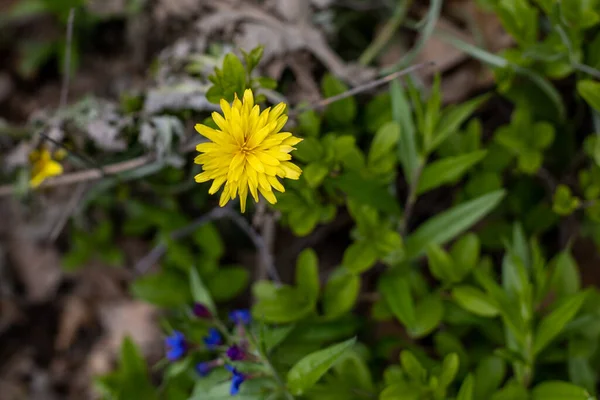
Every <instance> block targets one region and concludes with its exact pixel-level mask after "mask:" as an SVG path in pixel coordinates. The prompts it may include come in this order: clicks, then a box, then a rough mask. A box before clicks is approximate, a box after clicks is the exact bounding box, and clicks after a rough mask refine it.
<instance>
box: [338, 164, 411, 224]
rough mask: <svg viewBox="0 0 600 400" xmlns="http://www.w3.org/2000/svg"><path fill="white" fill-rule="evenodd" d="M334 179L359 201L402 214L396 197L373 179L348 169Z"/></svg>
mask: <svg viewBox="0 0 600 400" xmlns="http://www.w3.org/2000/svg"><path fill="white" fill-rule="evenodd" d="M332 181H333V184H334V185H335V186H336V187H337V188H338V189H340V190H341V191H343V192H344V193H346V195H347V196H348V197H350V198H351V199H353V200H355V201H356V202H358V203H361V204H367V205H370V206H371V207H374V208H376V209H377V210H380V211H383V212H385V213H388V214H393V215H399V214H400V205H399V204H398V201H397V200H396V198H395V197H394V196H392V194H390V192H389V191H388V190H387V189H385V188H384V187H382V186H381V185H379V184H378V183H377V182H374V181H373V180H367V179H365V178H363V177H362V176H360V175H359V174H358V173H356V172H352V171H348V172H345V173H343V174H342V175H340V176H338V177H337V178H334V179H332Z"/></svg>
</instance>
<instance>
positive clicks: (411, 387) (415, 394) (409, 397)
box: [379, 381, 423, 400]
mask: <svg viewBox="0 0 600 400" xmlns="http://www.w3.org/2000/svg"><path fill="white" fill-rule="evenodd" d="M422 392H423V388H422V386H421V385H419V384H417V383H414V382H403V381H400V382H399V383H393V384H391V385H390V386H387V387H386V388H385V389H384V390H383V391H382V392H381V394H380V395H379V400H420V399H421V398H422V397H421V396H422Z"/></svg>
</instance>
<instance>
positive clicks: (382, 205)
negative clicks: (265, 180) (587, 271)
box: [65, 0, 600, 400]
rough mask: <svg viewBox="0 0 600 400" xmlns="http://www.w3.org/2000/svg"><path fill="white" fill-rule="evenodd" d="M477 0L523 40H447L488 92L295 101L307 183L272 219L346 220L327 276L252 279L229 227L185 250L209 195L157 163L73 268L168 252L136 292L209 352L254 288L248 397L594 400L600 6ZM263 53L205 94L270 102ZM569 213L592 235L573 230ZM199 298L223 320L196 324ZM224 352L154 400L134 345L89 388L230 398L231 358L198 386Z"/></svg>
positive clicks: (203, 234)
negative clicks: (592, 283)
mask: <svg viewBox="0 0 600 400" xmlns="http://www.w3.org/2000/svg"><path fill="white" fill-rule="evenodd" d="M433 3H435V4H438V5H439V4H440V3H436V2H433ZM477 3H478V6H480V7H482V8H484V9H486V10H488V11H492V12H494V13H495V14H496V15H497V16H498V17H499V19H500V20H501V22H502V25H503V26H504V28H505V29H506V31H507V32H508V33H509V34H510V35H511V36H512V37H513V38H514V40H515V42H516V46H515V47H513V48H510V49H506V50H504V51H501V52H500V53H498V54H492V53H490V52H488V51H487V50H486V49H484V48H480V47H475V46H473V45H470V44H467V43H464V42H461V41H460V40H458V39H456V38H452V37H449V38H446V40H448V41H449V42H451V43H452V44H453V45H455V46H456V47H458V48H460V49H462V50H464V51H466V52H467V53H469V54H470V55H471V56H473V57H475V58H477V59H479V60H480V61H482V62H483V63H485V64H487V65H488V66H490V67H491V68H492V69H493V71H494V74H495V79H496V81H495V83H496V85H495V87H494V90H493V92H492V91H490V93H486V94H483V95H481V96H478V97H475V98H472V99H469V100H467V101H464V102H462V103H460V104H453V105H445V104H443V101H442V92H441V77H440V76H436V77H435V79H434V82H433V84H432V86H431V88H430V89H429V90H425V89H423V88H422V87H421V85H420V84H419V82H418V81H417V80H416V79H410V78H407V79H406V82H405V83H406V84H405V85H403V84H402V83H400V82H399V81H397V80H395V81H393V82H392V83H391V84H390V85H389V88H387V89H386V90H384V91H383V92H382V93H379V94H377V95H375V96H371V97H370V98H363V97H346V98H344V99H342V100H340V101H337V102H334V103H332V104H330V105H328V106H327V107H326V109H325V110H323V111H322V112H321V111H316V110H311V109H307V108H302V107H300V108H299V110H303V111H301V112H300V113H299V114H298V115H297V118H296V122H297V125H296V127H295V131H296V133H297V134H298V135H299V136H302V137H303V138H304V141H303V142H301V143H300V144H298V146H297V150H296V151H295V152H293V153H292V154H293V156H294V158H295V160H297V161H298V162H299V164H300V165H301V166H302V169H303V174H302V176H301V178H300V179H299V180H298V181H293V182H289V183H286V191H285V193H281V194H279V195H278V202H277V204H275V205H274V207H273V208H274V209H275V210H276V211H277V212H278V213H279V214H280V216H281V218H280V220H279V223H280V225H281V227H283V228H289V230H290V231H291V232H292V233H293V234H294V235H296V236H298V237H304V236H309V235H311V234H313V233H314V232H315V231H316V230H317V229H318V228H319V226H322V225H326V224H329V223H332V222H333V221H334V220H335V219H336V218H337V217H338V216H339V215H340V214H341V213H345V212H347V213H348V214H349V216H350V218H351V219H352V221H353V228H352V229H351V231H350V235H349V239H350V242H349V244H348V246H347V247H346V248H345V249H344V251H343V254H342V256H341V259H340V260H339V263H338V265H335V267H334V268H333V269H331V270H324V266H323V265H322V262H321V260H320V259H319V258H320V257H319V255H318V254H317V253H316V252H315V251H314V250H313V249H310V248H309V249H304V250H303V251H302V252H301V253H300V254H299V255H298V257H297V260H296V264H295V266H287V265H286V266H280V267H281V268H286V269H288V270H290V269H293V268H295V269H294V274H293V275H294V279H292V280H291V282H288V283H286V284H280V283H279V282H274V281H271V280H259V281H255V282H252V280H251V277H250V273H249V271H248V269H247V268H246V267H244V266H241V265H237V264H235V263H234V264H232V261H231V259H230V258H231V257H229V254H230V252H229V251H228V250H229V249H233V248H238V247H241V245H240V243H241V242H242V240H240V239H239V237H238V236H235V235H232V233H231V231H230V230H228V229H227V226H226V225H225V224H223V225H221V224H217V223H207V224H205V225H203V226H202V227H201V228H199V229H198V230H197V231H195V233H194V234H193V235H190V236H188V237H186V238H184V239H180V240H173V238H172V233H173V232H175V231H177V230H178V229H180V228H182V227H185V226H186V225H188V224H189V222H190V215H200V214H201V213H203V212H206V210H207V209H208V208H210V206H211V205H212V203H211V200H210V199H207V196H205V193H206V192H207V191H208V187H209V186H207V185H208V184H203V185H200V186H196V187H194V189H193V190H190V188H189V187H181V186H180V184H181V181H182V180H183V179H188V178H185V176H186V174H185V173H184V172H180V173H174V172H172V170H171V172H169V170H162V171H161V168H157V171H152V173H153V174H154V173H156V176H152V177H145V179H144V180H143V181H142V182H141V183H140V182H135V184H138V183H139V184H140V186H141V187H142V188H143V189H144V190H146V192H144V191H142V193H148V190H150V192H151V193H152V196H140V197H139V198H137V197H136V196H135V195H133V194H131V193H129V192H128V191H126V193H125V194H124V195H123V198H120V200H119V201H118V202H115V201H112V202H111V201H108V202H107V204H103V205H102V207H100V208H104V209H105V210H106V209H110V210H113V211H114V210H115V209H116V210H119V212H120V217H122V223H120V224H118V228H117V226H112V225H111V222H104V223H103V224H99V225H98V227H97V228H95V229H93V230H92V231H91V233H89V232H88V233H86V232H80V231H79V230H76V231H73V234H72V241H71V243H72V248H71V250H70V251H69V252H68V253H67V255H66V256H65V264H66V265H68V266H69V267H70V268H75V267H77V266H79V265H82V264H84V263H85V262H86V261H88V260H89V259H90V258H92V257H99V258H101V259H102V260H104V261H107V262H114V263H119V262H121V260H122V255H121V252H120V250H118V246H116V245H114V244H113V243H114V241H112V242H111V240H110V239H111V238H114V237H115V235H117V234H118V235H123V236H132V237H141V238H144V239H147V240H149V241H152V243H153V244H154V245H158V244H162V245H164V246H165V247H166V253H165V256H164V258H163V259H162V260H161V261H160V268H158V269H157V270H156V271H155V272H152V273H149V274H145V275H143V276H141V277H139V278H138V279H137V280H136V281H135V282H134V283H133V285H132V287H131V293H132V295H133V296H135V297H136V298H139V299H141V300H144V301H146V302H149V303H151V304H154V305H156V306H158V307H162V308H165V309H167V310H168V312H167V313H165V317H164V320H163V323H164V326H165V330H166V331H169V332H171V331H173V330H178V331H181V332H183V333H184V334H185V336H186V338H187V339H188V340H189V341H190V342H191V343H202V338H203V337H204V336H205V335H206V334H207V332H208V331H209V328H210V327H211V326H213V327H214V326H217V327H218V328H219V329H221V331H223V332H224V331H225V329H224V328H223V326H222V324H223V322H222V319H221V318H222V317H223V316H224V315H226V311H227V310H229V309H231V308H232V306H233V304H239V303H238V301H240V299H241V295H242V294H243V293H247V289H249V290H250V291H251V295H252V298H253V302H252V308H251V309H252V315H253V319H254V321H253V323H252V324H251V325H250V326H248V327H247V331H244V332H245V333H244V334H245V335H247V336H244V338H246V339H247V340H248V341H249V342H250V343H249V344H248V345H249V346H250V347H249V348H251V349H252V352H253V353H252V354H253V357H252V359H251V360H245V361H243V362H239V363H238V362H236V363H235V366H236V368H238V367H239V368H242V369H243V368H247V369H248V371H252V374H253V376H254V378H255V379H251V380H248V381H246V382H244V384H243V385H242V388H243V390H241V392H240V395H238V396H239V398H241V399H245V400H250V399H251V400H259V399H260V400H263V399H269V400H276V399H280V398H281V399H291V398H301V399H309V400H312V399H314V400H317V399H318V400H337V399H340V400H354V399H356V400H360V399H369V398H378V399H381V400H407V399H410V400H438V399H439V400H442V399H455V400H479V399H492V400H509V399H510V400H520V399H523V400H527V399H532V400H543V399H554V398H556V399H569V400H589V399H593V398H595V397H594V396H596V394H597V390H598V382H599V376H598V374H599V373H600V369H599V367H598V366H599V365H600V351H599V348H598V344H599V343H600V312H599V309H598V307H597V304H598V301H599V300H600V298H599V296H600V292H599V291H598V290H597V289H596V288H593V287H590V288H584V287H583V286H584V285H583V283H582V275H581V273H580V271H579V266H578V265H577V262H576V259H575V257H574V256H573V251H572V245H573V241H575V240H576V239H577V238H578V235H580V234H581V235H582V236H588V237H589V238H591V239H592V240H593V241H594V242H595V243H596V245H600V202H599V201H598V200H599V198H600V140H598V135H600V122H599V121H600V118H599V114H598V113H600V97H598V96H599V95H598V88H599V87H600V86H599V85H600V83H598V82H597V79H598V78H600V71H599V70H598V68H600V2H599V1H571V2H566V1H558V0H556V1H555V0H543V1H542V0H536V1H529V0H501V1H500V0H480V1H478V2H477ZM434 11H435V10H434ZM438 14H439V12H438ZM435 15H436V13H434V12H430V13H428V16H427V17H426V18H428V20H426V22H427V23H426V24H425V25H426V26H429V27H433V26H434V24H432V23H431V21H432V20H431V18H435ZM433 22H435V21H433ZM428 34H435V32H430V33H428ZM261 56H262V49H260V48H258V49H254V50H252V51H250V52H248V53H243V54H242V55H241V57H238V56H236V55H234V54H233V53H231V54H227V55H225V56H224V57H223V61H222V65H219V66H218V67H217V68H216V69H215V71H214V74H213V75H211V76H210V77H209V78H208V79H209V80H210V82H211V84H212V85H211V87H210V89H209V90H208V92H207V98H208V100H209V101H211V102H213V103H217V102H218V101H219V100H220V99H222V98H224V99H225V100H227V101H231V100H232V99H233V98H234V96H235V95H237V96H241V95H242V93H243V91H244V90H245V89H247V88H252V89H253V90H255V91H256V92H257V93H259V94H260V93H261V92H262V94H263V95H262V96H260V95H258V96H257V97H256V99H257V102H264V101H266V96H264V90H272V89H273V88H274V87H275V86H276V85H275V82H272V81H270V80H268V79H264V78H260V77H256V71H255V68H256V66H257V65H258V64H259V62H260V59H261ZM192 69H194V68H192ZM557 80H562V82H561V85H560V86H559V85H558V84H557V82H555V81H557ZM565 87H567V89H565ZM347 89H348V87H347V85H346V84H345V83H344V82H342V81H341V80H340V79H338V78H337V77H335V76H333V75H332V74H324V76H323V77H322V80H321V91H322V93H323V95H324V97H332V96H336V95H339V94H341V93H343V92H345V91H346V90H347ZM501 102H502V104H508V105H509V106H508V107H507V109H508V112H507V113H505V114H506V116H505V118H502V122H501V123H497V124H493V125H492V124H488V119H486V114H485V112H481V111H482V110H487V111H490V110H491V112H493V113H500V112H498V111H497V109H496V105H497V104H500V103H501ZM203 117H205V115H202V116H198V118H203ZM173 118H174V117H173ZM168 143H169V144H170V143H171V142H168ZM182 169H183V168H182ZM158 171H161V172H158ZM185 172H187V173H190V174H191V173H193V172H194V171H193V170H191V169H190V171H187V170H186V171H185ZM142 184H143V185H142ZM114 185H116V186H117V187H118V188H123V182H114ZM149 188H150V189H149ZM106 189H108V187H107V188H106ZM131 192H132V193H135V191H133V190H132V191H131ZM201 192H202V193H204V194H199V193H201ZM194 196H197V197H194ZM190 199H191V200H190ZM432 203H434V205H433V206H432V205H431V204H432ZM427 205H429V207H427ZM563 218H565V219H566V218H570V219H572V220H573V221H575V222H576V223H577V226H581V232H579V231H576V232H573V231H565V229H568V228H565V226H568V224H565V223H564V222H565V220H563ZM225 232H227V235H225ZM236 234H237V235H241V232H236ZM557 237H559V238H558V239H557ZM231 253H233V252H231ZM194 302H196V303H202V304H204V305H205V306H206V307H207V308H208V309H210V311H211V312H212V313H213V315H214V316H215V317H216V320H208V321H207V320H203V319H201V318H197V317H194V316H193V314H192V312H191V307H192V304H193V303H194ZM365 303H369V304H368V306H367V305H365ZM215 321H216V322H215ZM385 327H387V328H389V327H392V328H395V329H394V330H391V329H385V330H384V328H385ZM380 328H381V329H380ZM382 331H384V332H389V334H387V335H386V334H382V333H381V332H382ZM236 335H237V333H236ZM232 338H233V339H232V340H238V339H239V338H238V337H237V336H235V335H233V336H232ZM398 353H399V356H397V354H398ZM215 357H221V360H224V361H227V362H229V361H228V359H227V358H225V357H224V356H222V355H220V356H218V355H215V354H214V353H210V352H208V351H205V349H204V348H203V347H202V345H201V346H200V347H199V348H194V349H193V350H190V351H189V352H188V353H187V354H186V356H185V357H184V358H183V359H181V360H178V361H176V362H172V363H169V364H167V363H164V364H161V366H162V367H164V369H163V373H162V379H161V384H160V386H158V387H156V388H154V389H152V386H151V385H150V384H149V383H148V382H149V381H148V379H149V378H148V376H147V371H146V370H145V365H144V364H143V362H142V361H141V358H140V355H139V352H138V351H136V350H135V347H134V346H133V344H132V343H131V342H130V341H126V342H125V343H124V345H123V350H122V354H121V365H120V367H119V368H118V369H117V370H116V371H115V372H114V373H113V374H111V375H108V376H106V377H103V378H100V379H99V380H98V384H99V387H101V388H102V390H103V393H105V394H106V395H107V397H108V398H115V399H128V400H129V399H130V398H132V397H127V396H130V395H129V394H128V393H130V390H131V385H133V384H132V382H134V381H135V382H137V383H136V384H137V386H138V387H139V388H140V391H143V393H146V390H147V393H148V394H147V395H146V394H145V395H144V398H155V397H158V396H162V397H163V398H168V399H175V400H178V399H209V400H211V399H213V400H215V399H225V398H230V397H231V396H230V395H229V394H228V391H227V390H228V389H227V388H228V386H227V385H225V384H224V382H225V381H227V380H228V379H229V378H230V376H231V375H230V374H229V373H228V372H227V371H226V370H225V369H224V368H223V367H222V365H221V364H219V365H218V367H216V368H214V369H213V370H212V372H211V373H210V374H208V376H205V377H198V376H197V374H196V373H195V372H194V366H195V365H196V364H197V363H198V362H199V361H207V360H211V359H213V358H215Z"/></svg>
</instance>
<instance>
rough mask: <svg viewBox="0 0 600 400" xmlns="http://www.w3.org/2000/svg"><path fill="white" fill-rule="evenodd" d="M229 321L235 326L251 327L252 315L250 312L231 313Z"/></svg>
mask: <svg viewBox="0 0 600 400" xmlns="http://www.w3.org/2000/svg"><path fill="white" fill-rule="evenodd" d="M229 320H230V321H231V322H233V323H234V324H242V325H250V322H251V321H252V315H251V314H250V311H249V310H234V311H232V312H230V313H229Z"/></svg>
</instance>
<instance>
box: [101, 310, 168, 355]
mask: <svg viewBox="0 0 600 400" xmlns="http://www.w3.org/2000/svg"><path fill="white" fill-rule="evenodd" d="M98 312H99V316H100V323H101V325H102V327H103V328H104V330H105V331H106V338H107V339H108V344H109V349H110V350H111V351H112V352H114V354H116V353H117V351H118V349H119V348H120V347H121V343H122V341H123V339H124V338H125V336H130V337H131V338H132V339H133V340H134V341H135V342H136V343H137V344H138V346H140V349H141V350H142V351H143V352H144V354H148V353H150V352H152V350H156V348H157V346H158V345H159V344H160V343H161V336H162V334H161V331H160V329H159V328H158V326H157V325H156V318H155V317H156V313H157V310H156V309H155V308H154V307H153V306H151V305H149V304H146V303H142V302H141V301H130V300H122V301H116V302H106V303H104V304H101V305H100V306H99V309H98Z"/></svg>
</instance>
